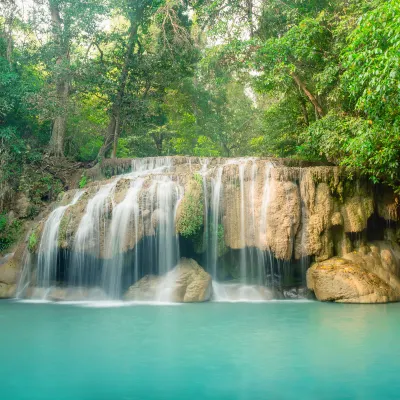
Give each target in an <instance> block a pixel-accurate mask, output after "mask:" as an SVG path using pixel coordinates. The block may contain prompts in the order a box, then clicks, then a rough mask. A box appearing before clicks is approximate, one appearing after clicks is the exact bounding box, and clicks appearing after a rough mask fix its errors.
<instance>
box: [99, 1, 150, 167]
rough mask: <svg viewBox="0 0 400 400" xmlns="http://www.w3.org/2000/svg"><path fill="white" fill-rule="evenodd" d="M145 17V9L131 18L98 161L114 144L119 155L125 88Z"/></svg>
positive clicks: (114, 151)
mask: <svg viewBox="0 0 400 400" xmlns="http://www.w3.org/2000/svg"><path fill="white" fill-rule="evenodd" d="M142 15H143V8H141V9H139V10H138V11H137V13H136V15H135V16H132V17H131V20H130V27H129V40H128V47H127V49H126V54H125V59H124V64H123V66H122V70H121V75H120V78H119V85H118V90H117V93H116V97H115V100H114V103H113V105H112V108H111V115H110V121H109V123H108V128H107V132H106V135H105V138H104V144H103V146H101V148H100V150H99V154H98V155H97V159H98V160H101V159H102V158H104V157H105V156H106V154H107V153H108V152H109V150H110V149H111V147H112V146H113V144H114V149H113V155H114V154H116V153H117V147H118V137H119V123H118V121H119V120H120V118H121V107H122V102H123V99H124V95H125V87H126V82H127V79H128V73H129V65H130V63H131V61H132V56H133V52H134V50H135V46H136V42H137V38H138V37H137V34H138V30H139V23H140V20H141V18H142Z"/></svg>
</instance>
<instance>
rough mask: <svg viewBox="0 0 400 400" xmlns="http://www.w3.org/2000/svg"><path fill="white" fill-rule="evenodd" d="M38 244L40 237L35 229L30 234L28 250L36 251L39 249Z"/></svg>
mask: <svg viewBox="0 0 400 400" xmlns="http://www.w3.org/2000/svg"><path fill="white" fill-rule="evenodd" d="M37 246H38V237H37V234H36V232H35V231H33V232H32V233H31V234H30V235H29V239H28V250H29V252H30V253H34V252H35V251H36V249H37Z"/></svg>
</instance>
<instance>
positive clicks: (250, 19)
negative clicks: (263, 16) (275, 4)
mask: <svg viewBox="0 0 400 400" xmlns="http://www.w3.org/2000/svg"><path fill="white" fill-rule="evenodd" d="M246 6H247V22H248V23H249V27H250V38H253V37H254V22H253V0H246Z"/></svg>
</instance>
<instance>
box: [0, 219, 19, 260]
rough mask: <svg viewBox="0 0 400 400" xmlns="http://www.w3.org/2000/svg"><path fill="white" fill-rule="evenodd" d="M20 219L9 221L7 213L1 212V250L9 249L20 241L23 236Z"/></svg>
mask: <svg viewBox="0 0 400 400" xmlns="http://www.w3.org/2000/svg"><path fill="white" fill-rule="evenodd" d="M21 226H22V223H21V221H20V220H18V219H15V220H13V221H11V222H9V220H8V218H7V215H6V214H5V213H3V214H0V252H3V251H5V250H7V249H8V248H9V247H11V246H12V245H13V244H14V243H16V242H17V241H18V239H19V238H20V236H21Z"/></svg>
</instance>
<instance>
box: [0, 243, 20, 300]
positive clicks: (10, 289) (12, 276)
mask: <svg viewBox="0 0 400 400" xmlns="http://www.w3.org/2000/svg"><path fill="white" fill-rule="evenodd" d="M24 251H25V243H22V244H21V245H20V246H19V247H18V248H17V250H16V251H15V253H14V254H10V255H8V256H7V257H6V258H5V260H4V263H0V299H1V298H9V297H13V296H14V295H15V291H16V288H17V283H18V279H19V274H20V270H21V268H22V264H23V258H24Z"/></svg>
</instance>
